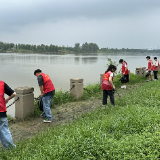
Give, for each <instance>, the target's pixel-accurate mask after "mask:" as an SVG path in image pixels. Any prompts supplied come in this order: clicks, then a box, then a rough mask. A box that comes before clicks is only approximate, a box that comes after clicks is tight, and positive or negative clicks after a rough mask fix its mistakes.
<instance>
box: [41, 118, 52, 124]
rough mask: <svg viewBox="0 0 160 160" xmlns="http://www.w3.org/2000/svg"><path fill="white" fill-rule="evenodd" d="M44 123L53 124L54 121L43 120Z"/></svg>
mask: <svg viewBox="0 0 160 160" xmlns="http://www.w3.org/2000/svg"><path fill="white" fill-rule="evenodd" d="M43 122H44V123H51V122H52V121H51V120H49V118H46V119H45V120H43Z"/></svg>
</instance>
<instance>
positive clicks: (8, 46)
mask: <svg viewBox="0 0 160 160" xmlns="http://www.w3.org/2000/svg"><path fill="white" fill-rule="evenodd" d="M98 50H99V47H98V45H97V44H96V43H87V42H86V43H84V44H82V46H80V43H76V44H75V46H74V47H68V46H67V47H65V46H57V45H53V44H50V45H44V44H41V45H30V44H14V43H4V42H0V51H1V52H6V51H14V52H17V51H30V52H53V53H58V52H59V53H65V52H66V53H93V52H94V53H96V52H97V51H98Z"/></svg>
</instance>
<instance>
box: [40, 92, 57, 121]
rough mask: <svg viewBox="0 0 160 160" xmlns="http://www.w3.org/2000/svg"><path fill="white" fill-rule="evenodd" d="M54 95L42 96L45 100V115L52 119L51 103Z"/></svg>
mask: <svg viewBox="0 0 160 160" xmlns="http://www.w3.org/2000/svg"><path fill="white" fill-rule="evenodd" d="M53 96H54V95H51V96H44V97H42V101H43V111H44V113H43V116H44V117H46V118H49V120H50V121H52V120H53V119H52V115H51V109H50V107H51V103H52V98H53Z"/></svg>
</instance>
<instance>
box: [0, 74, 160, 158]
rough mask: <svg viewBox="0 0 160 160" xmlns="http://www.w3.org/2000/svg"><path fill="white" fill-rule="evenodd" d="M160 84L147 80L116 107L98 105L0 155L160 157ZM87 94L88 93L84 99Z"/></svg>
mask: <svg viewBox="0 0 160 160" xmlns="http://www.w3.org/2000/svg"><path fill="white" fill-rule="evenodd" d="M131 78H132V81H131V83H133V84H134V83H135V82H137V81H142V80H141V79H140V78H138V77H136V76H134V75H131ZM117 79H118V78H117ZM159 85H160V82H159V81H156V82H150V83H144V84H142V86H141V87H139V88H135V89H134V90H132V91H131V92H130V94H127V95H125V96H123V97H121V98H118V99H117V100H116V105H117V107H116V108H112V107H110V106H109V107H108V108H106V109H102V108H101V107H99V108H98V109H96V110H95V111H94V112H92V113H88V114H84V115H83V116H81V118H79V119H78V120H77V121H74V122H72V123H70V124H65V125H62V126H59V127H54V128H49V129H48V130H47V131H45V132H42V133H40V134H38V135H37V136H35V137H34V138H32V139H28V140H26V141H22V142H20V143H18V144H17V149H15V150H9V151H1V153H0V157H1V159H4V160H5V159H6V160H9V159H15V160H21V159H32V160H34V159H36V160H37V159H68V160H70V159H76V160H79V159H80V160H81V159H158V158H160V140H159V137H160V118H159V117H160V110H159V107H158V106H159V105H160V100H159V97H160V92H159V90H158V87H159ZM88 88H92V89H95V90H96V91H97V92H98V91H99V90H100V89H99V87H96V85H95V86H88ZM96 88H97V89H96ZM99 92H100V91H99ZM87 96H89V95H88V94H87V93H85V94H84V97H83V99H84V100H85V99H86V98H87ZM90 96H91V93H90ZM93 96H95V92H93ZM97 96H98V93H97ZM68 98H70V97H68ZM62 101H63V102H62ZM62 101H59V100H58V94H57V102H56V99H55V102H54V103H56V104H59V102H60V103H65V100H62ZM70 101H72V99H70Z"/></svg>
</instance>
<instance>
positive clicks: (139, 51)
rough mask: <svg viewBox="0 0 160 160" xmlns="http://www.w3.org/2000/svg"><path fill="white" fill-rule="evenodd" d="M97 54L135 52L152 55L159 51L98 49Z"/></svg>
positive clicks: (159, 50)
mask: <svg viewBox="0 0 160 160" xmlns="http://www.w3.org/2000/svg"><path fill="white" fill-rule="evenodd" d="M99 52H103V53H120V52H135V53H136V52H137V53H144V52H152V53H159V52H160V49H153V50H148V49H134V48H132V49H130V48H122V49H117V48H101V49H99Z"/></svg>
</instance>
